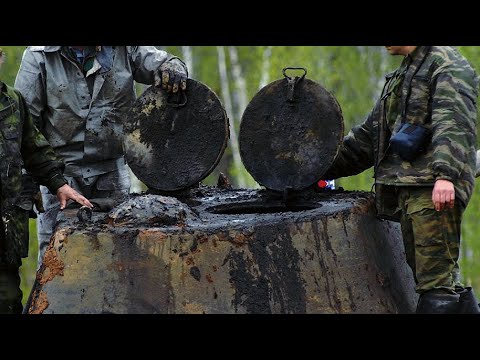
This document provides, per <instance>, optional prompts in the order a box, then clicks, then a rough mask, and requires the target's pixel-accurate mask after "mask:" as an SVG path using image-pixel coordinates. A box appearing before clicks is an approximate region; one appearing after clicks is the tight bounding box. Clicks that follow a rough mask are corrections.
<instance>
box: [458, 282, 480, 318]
mask: <svg viewBox="0 0 480 360" xmlns="http://www.w3.org/2000/svg"><path fill="white" fill-rule="evenodd" d="M457 293H458V294H459V295H460V300H459V303H458V313H459V314H480V307H479V306H480V304H479V303H478V300H477V299H476V298H475V294H474V293H473V289H472V288H471V287H466V288H464V289H463V290H462V291H457Z"/></svg>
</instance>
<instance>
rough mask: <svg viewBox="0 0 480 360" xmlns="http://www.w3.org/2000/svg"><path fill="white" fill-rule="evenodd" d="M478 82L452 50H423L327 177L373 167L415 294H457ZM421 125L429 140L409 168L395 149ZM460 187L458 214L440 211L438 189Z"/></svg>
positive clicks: (351, 137) (395, 77) (388, 87)
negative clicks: (402, 132)
mask: <svg viewBox="0 0 480 360" xmlns="http://www.w3.org/2000/svg"><path fill="white" fill-rule="evenodd" d="M477 86H478V78H477V75H476V73H475V71H474V69H473V68H472V67H471V66H470V64H469V63H468V62H467V60H466V59H465V58H463V57H462V56H461V55H460V54H459V53H458V52H457V51H456V50H455V49H454V48H451V47H443V46H442V47H440V46H431V47H430V46H419V47H417V48H416V49H415V50H414V51H413V52H412V53H411V54H409V55H407V56H406V57H405V59H404V60H403V62H402V64H401V66H400V67H399V68H398V69H397V70H396V71H394V72H393V73H390V74H388V75H387V76H386V83H385V86H384V89H383V91H382V95H381V97H380V99H379V100H378V101H377V103H376V105H375V107H374V109H373V110H372V112H371V113H370V114H369V116H368V117H367V119H366V120H365V122H364V123H363V124H361V125H359V126H356V127H354V128H353V129H352V130H351V131H350V133H349V134H348V135H347V136H346V137H345V139H344V141H343V144H342V147H341V149H340V151H339V154H338V157H337V158H336V160H335V163H334V164H333V165H332V167H331V169H330V170H329V171H328V173H327V174H325V175H324V177H325V178H338V177H343V176H350V175H355V174H358V173H360V172H362V171H364V170H365V169H367V168H369V167H371V166H374V170H375V171H374V174H375V175H374V177H375V188H376V194H375V195H376V196H375V198H376V205H377V212H378V215H379V216H380V217H382V218H386V219H391V220H396V221H400V223H401V227H402V234H403V238H404V243H405V249H406V255H407V261H408V263H409V265H410V266H411V267H412V270H413V272H414V275H415V278H416V282H417V288H416V290H417V292H418V293H420V294H422V293H425V292H427V291H430V290H435V291H438V292H446V293H451V294H456V291H457V292H459V291H462V289H463V286H462V284H460V283H459V282H458V264H457V260H458V256H459V247H460V228H461V219H462V214H463V212H464V210H465V207H466V206H467V204H468V202H469V200H470V197H471V195H472V190H473V186H474V180H475V177H474V175H475V161H476V134H477V130H476V118H477V108H476V99H477ZM402 120H404V121H405V122H407V123H410V124H416V125H422V126H424V127H426V128H428V129H429V130H430V133H431V138H430V139H429V141H428V142H427V143H426V144H425V149H424V151H423V152H422V153H420V154H418V155H417V157H416V158H415V159H414V160H412V161H411V162H409V161H404V160H402V158H401V157H400V156H399V155H398V154H396V153H395V152H393V151H392V149H391V148H390V146H389V140H390V137H391V136H394V135H395V134H396V133H397V132H398V130H399V129H400V127H401V125H402ZM439 179H445V180H449V181H451V182H452V183H453V184H454V187H455V207H454V209H448V210H444V211H442V212H437V211H435V207H434V204H433V201H432V191H433V185H434V183H435V181H436V180H439Z"/></svg>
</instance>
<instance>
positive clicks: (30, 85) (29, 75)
mask: <svg viewBox="0 0 480 360" xmlns="http://www.w3.org/2000/svg"><path fill="white" fill-rule="evenodd" d="M39 56H43V55H42V53H41V52H36V53H34V52H32V51H30V50H29V49H28V48H27V49H26V50H25V52H24V53H23V58H22V62H21V64H20V69H19V70H18V73H17V78H16V79H15V88H16V89H17V90H18V91H20V93H21V94H22V95H23V97H24V98H25V100H26V102H27V104H28V106H29V111H30V114H31V116H32V118H33V121H34V122H35V125H36V126H37V127H38V128H39V129H43V126H44V123H43V120H42V114H43V112H44V111H45V107H46V99H47V98H46V94H45V86H44V82H43V80H42V79H43V76H42V66H43V65H42V63H41V61H39V59H38V57H39Z"/></svg>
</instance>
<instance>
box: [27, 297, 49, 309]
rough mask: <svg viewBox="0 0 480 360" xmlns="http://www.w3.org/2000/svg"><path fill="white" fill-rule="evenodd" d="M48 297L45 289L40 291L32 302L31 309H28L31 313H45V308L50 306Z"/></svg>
mask: <svg viewBox="0 0 480 360" xmlns="http://www.w3.org/2000/svg"><path fill="white" fill-rule="evenodd" d="M48 305H49V303H48V299H47V294H46V293H45V291H40V294H38V297H37V299H36V301H35V302H32V305H31V306H30V309H28V313H29V314H43V312H44V311H45V309H46V308H47V307H48Z"/></svg>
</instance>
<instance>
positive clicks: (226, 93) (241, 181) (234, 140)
mask: <svg viewBox="0 0 480 360" xmlns="http://www.w3.org/2000/svg"><path fill="white" fill-rule="evenodd" d="M217 54H218V72H219V73H220V87H221V90H222V98H223V104H224V106H225V111H226V112H227V116H228V118H229V119H230V148H231V149H232V157H233V164H234V166H235V168H236V169H241V168H242V167H243V164H242V159H241V157H240V149H239V146H238V136H237V130H236V127H235V118H234V114H233V106H232V98H231V95H230V87H229V82H228V76H227V62H226V59H225V49H224V48H223V46H217ZM237 183H238V186H239V187H241V188H244V187H245V186H246V181H245V178H244V176H243V174H242V172H241V171H239V172H238V177H237Z"/></svg>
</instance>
